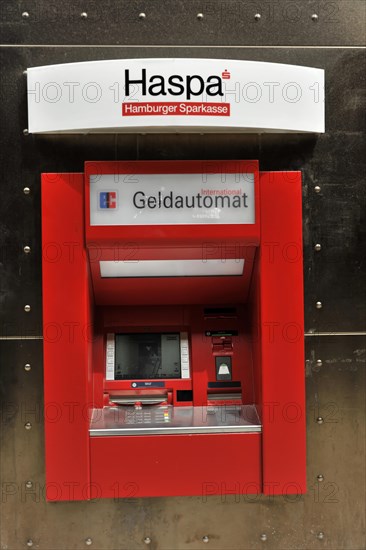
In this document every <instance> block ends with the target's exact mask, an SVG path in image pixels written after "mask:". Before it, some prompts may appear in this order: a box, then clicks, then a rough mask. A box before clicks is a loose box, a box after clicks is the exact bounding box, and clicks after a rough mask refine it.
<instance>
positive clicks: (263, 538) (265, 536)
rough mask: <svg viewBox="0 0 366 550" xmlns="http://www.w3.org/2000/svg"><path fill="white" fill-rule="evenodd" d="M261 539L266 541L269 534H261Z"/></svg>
mask: <svg viewBox="0 0 366 550" xmlns="http://www.w3.org/2000/svg"><path fill="white" fill-rule="evenodd" d="M261 540H262V541H263V542H265V541H266V540H267V535H266V534H265V533H262V534H261Z"/></svg>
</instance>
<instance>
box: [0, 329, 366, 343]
mask: <svg viewBox="0 0 366 550" xmlns="http://www.w3.org/2000/svg"><path fill="white" fill-rule="evenodd" d="M304 336H305V337H307V336H366V331H365V332H362V331H359V332H305V334H304ZM6 340H43V336H0V341H6Z"/></svg>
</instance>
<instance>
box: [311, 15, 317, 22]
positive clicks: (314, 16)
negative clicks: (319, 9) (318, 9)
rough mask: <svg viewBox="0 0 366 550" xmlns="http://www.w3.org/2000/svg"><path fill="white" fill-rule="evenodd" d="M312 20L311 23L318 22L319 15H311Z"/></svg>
mask: <svg viewBox="0 0 366 550" xmlns="http://www.w3.org/2000/svg"><path fill="white" fill-rule="evenodd" d="M311 18H312V20H313V21H318V19H319V15H318V14H317V13H313V15H312V16H311Z"/></svg>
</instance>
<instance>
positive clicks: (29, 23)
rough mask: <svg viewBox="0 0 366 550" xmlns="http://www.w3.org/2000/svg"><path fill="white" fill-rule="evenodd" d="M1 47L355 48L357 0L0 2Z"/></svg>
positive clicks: (361, 7) (359, 31)
mask: <svg viewBox="0 0 366 550" xmlns="http://www.w3.org/2000/svg"><path fill="white" fill-rule="evenodd" d="M0 9H1V11H0V14H1V15H2V18H3V19H4V24H3V28H2V33H1V34H2V39H1V42H2V43H4V44H49V45H50V44H83V45H84V44H89V45H93V44H98V45H99V44H116V45H141V44H150V45H175V46H178V45H186V44H192V45H214V46H217V45H220V46H227V45H230V46H233V45H242V44H243V43H244V44H246V45H249V46H257V45H260V44H265V45H270V46H282V45H286V46H289V45H293V46H322V45H327V46H360V45H362V44H365V32H364V20H365V16H366V5H365V2H364V1H363V0H352V1H349V0H334V1H329V2H328V1H325V0H303V1H300V0H277V1H276V2H274V1H273V0H251V1H250V2H242V1H241V0H222V1H220V0H165V1H146V0H122V1H121V0H103V2H98V0H92V1H91V0H74V1H73V2H58V1H57V0H47V1H44V0H38V1H37V0H20V1H19V0H18V1H17V2H14V0H2V2H1V4H0Z"/></svg>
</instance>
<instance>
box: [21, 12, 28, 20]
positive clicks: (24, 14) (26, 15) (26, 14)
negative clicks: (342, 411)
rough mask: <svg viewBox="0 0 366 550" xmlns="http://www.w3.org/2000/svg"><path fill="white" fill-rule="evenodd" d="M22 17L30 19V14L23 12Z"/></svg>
mask: <svg viewBox="0 0 366 550" xmlns="http://www.w3.org/2000/svg"><path fill="white" fill-rule="evenodd" d="M22 17H23V19H28V17H29V13H28V12H27V11H23V13H22Z"/></svg>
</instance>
